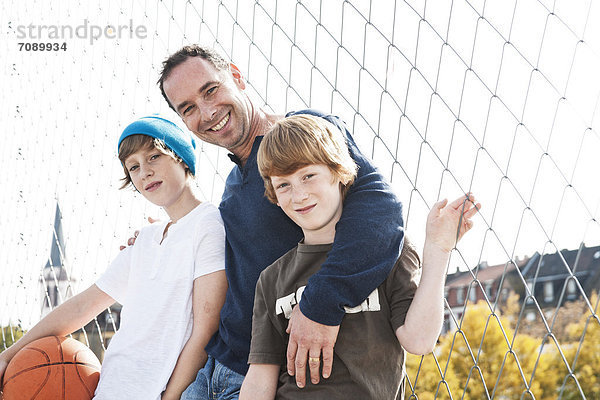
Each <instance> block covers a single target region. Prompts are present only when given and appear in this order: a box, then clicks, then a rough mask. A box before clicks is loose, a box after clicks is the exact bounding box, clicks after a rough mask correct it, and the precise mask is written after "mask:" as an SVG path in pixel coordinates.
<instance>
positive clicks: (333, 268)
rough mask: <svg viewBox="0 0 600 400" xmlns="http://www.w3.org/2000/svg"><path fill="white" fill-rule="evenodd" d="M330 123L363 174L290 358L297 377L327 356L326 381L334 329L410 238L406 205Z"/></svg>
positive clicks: (310, 292)
mask: <svg viewBox="0 0 600 400" xmlns="http://www.w3.org/2000/svg"><path fill="white" fill-rule="evenodd" d="M300 113H312V112H311V111H310V110H309V111H302V112H300ZM325 119H327V120H328V121H329V122H332V123H333V124H334V125H336V126H338V127H340V129H341V130H342V132H344V134H345V135H346V137H347V141H348V149H349V151H350V155H351V156H352V158H353V159H354V160H355V161H356V163H357V165H358V167H359V169H358V175H357V178H356V180H355V182H354V184H353V185H352V187H351V188H350V190H349V191H348V193H347V196H346V198H345V201H344V209H343V212H342V216H341V218H340V220H339V222H338V224H337V225H336V235H335V242H334V244H333V248H332V249H331V251H330V252H329V254H328V256H327V260H326V261H325V263H324V264H323V266H322V267H321V269H320V270H319V272H317V273H316V274H315V275H313V276H312V277H311V278H310V280H309V281H308V285H307V286H306V289H305V290H304V293H303V295H302V299H301V301H300V307H299V310H298V311H301V312H295V313H294V314H293V315H292V318H291V319H290V325H289V333H290V341H289V346H288V352H287V355H288V371H289V372H290V374H291V375H294V374H295V372H296V371H295V370H296V368H297V367H302V366H303V365H305V364H303V362H305V361H306V360H307V358H308V357H309V356H310V357H318V356H320V355H321V353H323V377H328V376H329V373H330V371H331V367H332V365H331V363H332V361H333V345H334V343H335V340H336V338H337V329H333V328H332V327H334V326H336V325H339V324H340V322H341V320H342V317H343V316H344V314H345V312H344V306H350V307H353V306H356V305H358V304H360V303H361V302H362V301H364V299H366V298H367V297H368V295H369V294H370V293H371V292H372V291H373V290H374V289H375V288H376V287H378V286H379V285H380V284H381V283H382V282H383V281H384V280H385V278H386V277H387V276H388V274H389V272H390V271H391V269H392V267H393V266H394V264H395V262H396V260H397V259H398V256H399V255H400V249H401V248H402V241H403V238H404V229H403V225H404V224H403V220H402V206H401V203H400V201H399V200H398V199H397V197H396V196H395V194H394V193H393V192H392V190H391V188H390V187H389V185H388V184H387V183H386V182H385V180H384V178H383V176H382V175H381V174H380V173H379V172H378V171H377V170H376V169H375V168H374V166H373V165H372V163H371V162H370V161H369V160H368V159H367V158H366V157H364V156H363V155H362V154H361V153H360V151H359V150H358V148H357V146H356V144H355V143H354V141H353V139H352V137H351V136H350V134H349V133H348V131H347V130H346V129H345V128H344V127H343V124H342V123H341V122H340V121H339V119H338V118H337V117H334V116H326V117H325ZM314 365H315V368H311V377H312V378H313V379H311V380H312V381H313V383H318V372H316V370H317V368H318V365H317V363H314ZM312 369H314V370H315V371H314V372H313V371H312ZM296 380H297V382H298V383H299V384H302V385H303V384H304V374H297V375H296Z"/></svg>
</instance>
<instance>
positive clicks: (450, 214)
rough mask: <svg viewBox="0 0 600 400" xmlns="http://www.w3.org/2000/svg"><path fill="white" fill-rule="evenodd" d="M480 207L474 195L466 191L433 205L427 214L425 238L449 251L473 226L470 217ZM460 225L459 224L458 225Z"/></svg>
mask: <svg viewBox="0 0 600 400" xmlns="http://www.w3.org/2000/svg"><path fill="white" fill-rule="evenodd" d="M480 209H481V204H480V203H476V200H475V196H473V194H471V193H467V195H466V196H461V197H459V198H458V199H456V200H454V201H453V202H452V203H450V204H448V199H444V200H442V201H438V202H437V203H435V204H434V205H433V207H432V208H431V211H430V212H429V215H428V216H427V228H426V230H427V238H428V239H429V240H430V242H431V243H432V244H435V245H436V246H439V247H440V248H441V249H442V250H444V251H447V252H450V251H451V250H452V249H453V248H454V246H455V245H456V243H458V241H459V240H460V239H461V238H462V237H463V236H464V234H465V233H467V232H468V231H469V230H470V229H471V228H472V227H473V221H472V220H471V218H473V216H474V215H475V214H476V213H477V212H478V211H479V210H480ZM459 225H460V226H459Z"/></svg>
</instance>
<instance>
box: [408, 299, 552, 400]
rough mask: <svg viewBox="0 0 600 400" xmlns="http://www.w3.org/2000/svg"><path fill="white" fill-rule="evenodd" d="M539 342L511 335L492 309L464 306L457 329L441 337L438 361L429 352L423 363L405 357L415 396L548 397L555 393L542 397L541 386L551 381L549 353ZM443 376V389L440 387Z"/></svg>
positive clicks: (506, 323) (508, 326)
mask: <svg viewBox="0 0 600 400" xmlns="http://www.w3.org/2000/svg"><path fill="white" fill-rule="evenodd" d="M512 302H513V303H515V300H514V299H513V301H512ZM514 308H518V306H516V307H514V306H513V307H512V309H511V307H507V311H508V310H510V311H512V312H514ZM541 344H542V338H539V339H537V338H533V337H531V336H528V335H526V334H519V333H517V336H516V337H515V336H514V331H513V328H512V327H511V322H510V321H509V319H508V318H506V317H504V316H502V315H501V314H500V313H499V312H495V313H493V312H492V310H491V309H490V307H489V305H488V303H486V302H483V301H482V302H479V303H477V304H469V305H468V306H467V308H466V310H465V314H464V317H463V319H462V321H461V323H460V329H458V330H457V331H456V332H448V333H447V334H446V335H444V336H442V337H441V338H440V341H439V344H438V346H437V347H436V349H435V354H436V358H437V360H438V364H436V363H435V362H434V357H433V356H432V355H428V356H426V357H424V358H423V362H420V361H421V360H420V357H414V356H409V357H408V358H407V371H408V372H407V373H408V376H409V379H411V382H414V380H415V378H416V385H415V392H414V394H415V395H416V397H415V398H419V399H433V398H437V399H444V398H449V396H448V391H449V392H450V393H451V394H452V397H453V398H463V399H472V400H475V399H477V400H479V399H486V398H488V397H492V396H493V397H494V398H495V399H519V398H521V396H522V395H523V398H525V399H527V398H532V399H533V398H534V396H535V398H536V399H546V398H547V399H551V398H552V399H553V398H556V396H550V397H546V396H545V394H544V390H543V388H544V386H548V385H549V386H550V387H553V385H555V384H554V377H553V375H551V374H546V373H545V372H546V371H547V369H548V365H547V364H548V357H546V356H543V354H541V353H540V349H541ZM438 365H439V367H438ZM419 366H420V369H419ZM541 371H543V372H544V373H542V374H541V375H539V376H538V374H539V373H540V372H541ZM417 373H418V375H417ZM442 376H444V381H443V383H444V384H447V386H448V390H441V389H442V388H443V386H440V382H441V381H442V379H441V377H442ZM438 387H440V389H439V390H438ZM554 387H555V386H554ZM436 391H437V392H438V394H437V396H436ZM410 394H411V392H410V391H409V390H407V396H406V398H409V396H408V395H410ZM463 395H464V396H463Z"/></svg>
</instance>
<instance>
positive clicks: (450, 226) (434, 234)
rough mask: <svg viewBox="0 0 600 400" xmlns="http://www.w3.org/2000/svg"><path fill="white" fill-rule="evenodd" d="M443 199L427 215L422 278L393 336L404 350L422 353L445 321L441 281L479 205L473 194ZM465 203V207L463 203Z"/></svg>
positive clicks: (430, 346)
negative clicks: (451, 254) (450, 257)
mask: <svg viewBox="0 0 600 400" xmlns="http://www.w3.org/2000/svg"><path fill="white" fill-rule="evenodd" d="M447 203H448V201H447V200H442V201H440V202H438V203H436V204H434V206H433V207H432V209H431V211H430V212H429V215H428V217H427V228H426V237H425V245H424V248H423V269H422V275H421V281H420V283H419V286H418V288H417V290H416V292H415V296H414V298H413V300H412V303H411V305H410V307H409V309H408V312H407V314H406V320H405V322H404V325H402V326H400V327H399V328H398V329H396V337H397V338H398V340H399V341H400V344H401V345H402V347H404V348H405V349H406V351H408V352H410V353H413V354H418V355H423V354H427V353H429V352H431V351H432V350H433V347H434V346H435V343H436V341H437V338H438V336H439V334H440V331H441V329H442V323H443V322H444V282H445V278H446V267H447V264H448V258H449V256H450V252H451V251H452V249H453V248H454V246H455V245H456V243H457V242H458V241H459V240H460V239H461V238H462V236H463V235H464V234H465V233H466V232H467V231H469V229H471V227H472V226H473V221H472V220H471V218H472V217H473V216H474V215H475V213H477V211H478V210H479V209H480V208H481V205H480V204H479V203H477V204H476V205H475V198H474V197H473V196H472V195H470V194H469V197H468V198H467V197H464V196H463V197H460V198H458V199H456V200H455V201H453V202H452V203H450V204H447ZM463 205H464V207H463ZM459 224H460V229H459Z"/></svg>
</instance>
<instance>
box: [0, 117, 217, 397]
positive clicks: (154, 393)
mask: <svg viewBox="0 0 600 400" xmlns="http://www.w3.org/2000/svg"><path fill="white" fill-rule="evenodd" d="M194 147H195V143H194V140H193V138H192V137H191V135H190V134H188V133H184V132H183V131H182V130H181V129H180V128H179V127H177V126H176V125H175V124H174V123H172V122H171V121H168V120H166V119H163V118H160V117H158V116H149V117H144V118H141V119H139V120H137V121H135V122H133V123H131V124H130V125H129V126H127V128H125V130H124V131H123V134H122V135H121V137H120V139H119V144H118V149H119V159H120V160H121V163H122V165H123V168H124V171H125V178H123V181H124V184H123V186H122V188H124V187H127V186H128V185H129V184H132V185H133V186H134V187H135V189H136V190H137V191H138V192H140V193H141V194H142V195H143V196H144V197H145V198H146V199H147V200H148V201H150V202H151V203H153V204H156V205H158V206H161V207H163V209H164V210H165V211H166V212H167V214H168V215H169V218H170V220H169V221H167V222H162V223H155V224H152V225H150V226H147V227H145V228H143V229H142V230H141V232H140V233H139V236H138V238H137V244H136V246H133V247H129V248H127V249H125V250H124V251H122V252H120V253H119V254H118V256H117V257H116V259H115V260H114V261H113V262H112V264H111V265H110V266H109V268H108V269H107V271H106V272H105V273H104V274H103V275H102V276H101V277H100V278H99V279H98V280H97V281H96V283H95V284H93V285H92V286H90V287H89V288H88V289H86V290H85V291H83V292H82V293H80V294H78V295H76V296H74V297H72V298H70V299H69V300H67V301H65V302H64V303H63V304H61V305H60V306H59V307H57V308H56V309H54V310H53V311H52V312H51V313H49V314H48V315H47V316H46V317H45V318H43V319H42V320H41V321H40V322H38V323H37V324H36V325H35V326H34V327H33V328H31V330H29V331H28V332H27V333H26V334H25V336H23V337H22V338H21V339H20V340H19V341H18V342H16V343H15V344H14V345H13V346H11V347H10V348H8V349H7V350H5V351H4V352H2V353H0V381H1V378H2V375H3V374H4V371H5V369H6V366H7V365H8V362H9V361H10V360H11V358H12V357H13V356H14V355H15V354H16V353H17V351H19V350H20V349H21V348H23V347H24V346H25V345H27V344H28V343H30V342H32V341H33V340H36V339H39V338H41V337H45V336H51V335H57V336H64V335H68V334H70V333H72V332H74V331H75V330H77V329H79V328H80V327H82V326H84V325H86V324H87V323H88V322H89V321H90V320H92V319H93V318H94V317H95V316H96V315H98V314H99V313H100V312H102V310H104V309H106V308H107V307H109V306H110V305H112V304H113V303H114V302H115V301H118V302H119V303H121V304H122V305H123V308H122V311H121V325H120V328H119V330H118V332H117V333H116V334H115V335H114V337H113V338H112V340H111V342H110V345H109V346H108V349H107V351H106V354H105V357H104V362H103V365H102V371H101V374H100V381H99V383H98V387H97V389H96V393H95V397H94V398H95V399H106V400H113V399H117V398H121V399H125V398H126V399H139V400H157V399H163V400H164V399H179V397H180V395H181V393H182V392H183V390H184V389H185V388H186V387H187V386H188V385H189V384H190V383H191V382H192V381H193V380H194V378H195V376H196V373H197V372H198V370H199V368H200V367H202V366H203V365H204V363H205V362H206V359H207V355H206V353H205V351H204V347H205V346H206V344H207V342H208V340H209V339H210V338H211V336H212V335H213V334H214V332H216V330H217V328H218V322H219V313H220V310H221V307H222V305H223V302H224V301H225V292H226V289H227V279H226V277H225V271H224V269H225V261H224V246H225V230H224V228H223V222H222V220H221V217H220V214H219V211H218V210H217V208H216V207H214V206H213V205H211V204H210V203H201V202H200V200H198V198H196V196H195V195H194V193H193V191H192V188H191V185H190V184H191V180H192V177H193V176H194V174H195V166H196V158H195V153H194Z"/></svg>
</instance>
